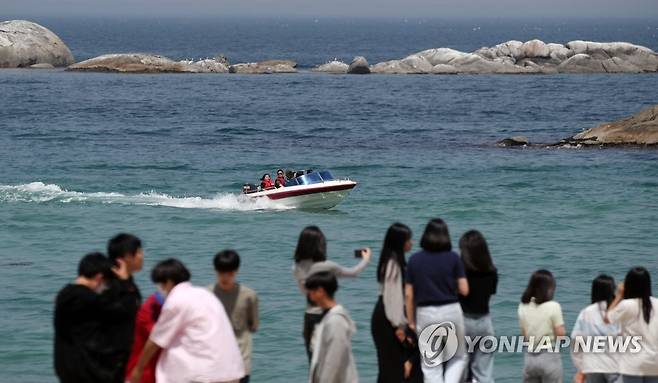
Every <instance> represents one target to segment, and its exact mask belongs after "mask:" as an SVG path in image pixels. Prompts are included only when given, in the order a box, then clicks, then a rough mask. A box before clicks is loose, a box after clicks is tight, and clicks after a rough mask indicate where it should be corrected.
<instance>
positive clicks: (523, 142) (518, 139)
mask: <svg viewBox="0 0 658 383" xmlns="http://www.w3.org/2000/svg"><path fill="white" fill-rule="evenodd" d="M496 145H498V146H504V147H510V146H528V145H530V141H529V140H528V138H527V137H525V136H514V137H510V138H505V139H503V140H500V141H498V142H496Z"/></svg>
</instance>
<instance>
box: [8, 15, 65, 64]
mask: <svg viewBox="0 0 658 383" xmlns="http://www.w3.org/2000/svg"><path fill="white" fill-rule="evenodd" d="M74 62H75V60H74V59H73V55H72V54H71V51H70V50H69V48H68V47H67V46H66V44H64V42H63V41H62V40H61V39H60V38H59V37H57V35H55V34H54V33H53V32H51V31H50V30H48V29H47V28H44V27H42V26H41V25H39V24H36V23H33V22H30V21H25V20H12V21H3V22H0V68H26V67H29V66H32V65H37V64H50V65H52V66H54V67H59V66H67V65H71V64H73V63H74Z"/></svg>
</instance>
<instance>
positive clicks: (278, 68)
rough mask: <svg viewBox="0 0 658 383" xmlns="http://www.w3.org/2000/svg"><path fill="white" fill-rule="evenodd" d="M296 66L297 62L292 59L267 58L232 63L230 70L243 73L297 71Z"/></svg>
mask: <svg viewBox="0 0 658 383" xmlns="http://www.w3.org/2000/svg"><path fill="white" fill-rule="evenodd" d="M296 67H297V63H296V62H294V61H290V60H267V61H259V62H253V63H242V64H235V65H231V66H230V67H229V72H231V73H243V74H270V73H296V72H297V69H295V68H296Z"/></svg>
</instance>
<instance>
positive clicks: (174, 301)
mask: <svg viewBox="0 0 658 383" xmlns="http://www.w3.org/2000/svg"><path fill="white" fill-rule="evenodd" d="M151 280H153V283H155V284H157V285H158V289H159V291H160V292H161V293H162V294H163V296H164V297H165V302H164V305H163V306H162V312H161V314H160V317H159V318H158V322H157V323H156V324H155V326H154V327H153V331H152V332H151V335H150V337H149V340H148V341H147V342H146V344H145V345H144V350H143V351H142V355H141V356H140V358H139V361H138V362H137V365H136V366H135V369H134V370H133V371H132V373H131V374H130V382H131V383H137V382H139V381H140V379H141V376H142V374H143V372H144V367H145V366H146V365H147V364H148V362H149V361H150V360H151V358H153V356H154V355H155V354H156V353H157V352H158V351H160V350H161V354H160V358H159V359H158V363H157V366H156V372H155V375H156V381H157V382H158V383H191V382H194V383H229V382H238V381H239V380H240V379H241V378H242V377H243V376H244V375H245V369H244V365H243V362H242V356H241V354H240V350H239V349H238V343H237V341H236V339H235V335H234V333H233V327H232V326H231V322H230V321H229V319H228V316H227V315H226V311H224V307H223V306H222V304H221V302H220V301H219V300H218V299H217V298H216V297H215V296H214V295H213V294H212V293H211V292H210V291H208V290H207V289H205V288H201V287H195V286H192V284H191V283H190V282H189V280H190V272H189V271H188V270H187V268H186V267H185V265H183V264H182V263H181V262H180V261H178V260H176V259H167V260H165V261H162V262H160V263H158V264H157V265H156V266H155V268H154V269H153V271H152V273H151Z"/></svg>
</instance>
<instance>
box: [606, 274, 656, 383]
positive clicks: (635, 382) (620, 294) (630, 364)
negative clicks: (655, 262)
mask: <svg viewBox="0 0 658 383" xmlns="http://www.w3.org/2000/svg"><path fill="white" fill-rule="evenodd" d="M657 308H658V299H656V298H654V297H653V296H652V294H651V276H650V275H649V272H648V271H647V269H645V268H644V267H634V268H632V269H630V270H629V271H628V273H627V274H626V279H625V280H624V283H623V284H620V285H619V286H618V287H617V295H616V296H615V299H614V300H613V301H612V303H610V306H609V308H608V313H607V321H608V322H610V323H615V324H618V325H619V326H620V328H621V334H622V336H626V337H639V339H640V346H641V349H640V351H639V352H637V353H631V352H622V353H619V372H620V373H621V375H622V380H623V382H624V383H658V315H657V314H656V309H657Z"/></svg>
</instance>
